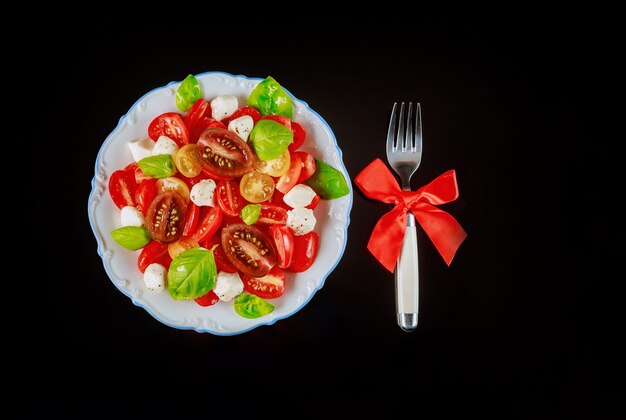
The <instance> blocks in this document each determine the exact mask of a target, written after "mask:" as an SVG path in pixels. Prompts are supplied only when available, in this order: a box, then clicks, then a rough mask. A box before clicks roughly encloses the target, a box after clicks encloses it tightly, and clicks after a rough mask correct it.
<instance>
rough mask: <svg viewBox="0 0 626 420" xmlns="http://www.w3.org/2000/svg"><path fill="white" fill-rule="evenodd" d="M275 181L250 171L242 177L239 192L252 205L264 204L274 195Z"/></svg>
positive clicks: (267, 176)
mask: <svg viewBox="0 0 626 420" xmlns="http://www.w3.org/2000/svg"><path fill="white" fill-rule="evenodd" d="M274 187H275V186H274V179H273V178H272V177H271V176H269V175H266V174H262V173H259V172H257V171H250V172H248V173H247V174H245V175H244V176H242V177H241V180H240V181H239V192H240V193H241V196H242V197H243V198H245V199H246V200H248V201H249V202H251V203H262V202H263V201H267V200H269V198H270V197H271V196H272V194H273V193H274Z"/></svg>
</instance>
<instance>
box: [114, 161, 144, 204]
mask: <svg viewBox="0 0 626 420" xmlns="http://www.w3.org/2000/svg"><path fill="white" fill-rule="evenodd" d="M136 187H137V186H136V184H135V175H134V174H133V173H132V172H129V171H124V170H122V169H119V170H117V171H115V172H113V173H112V174H111V178H110V179H109V194H110V195H111V199H112V200H113V202H114V203H115V205H116V206H117V207H118V208H119V209H121V208H124V207H126V206H134V205H135V199H134V197H135V188H136Z"/></svg>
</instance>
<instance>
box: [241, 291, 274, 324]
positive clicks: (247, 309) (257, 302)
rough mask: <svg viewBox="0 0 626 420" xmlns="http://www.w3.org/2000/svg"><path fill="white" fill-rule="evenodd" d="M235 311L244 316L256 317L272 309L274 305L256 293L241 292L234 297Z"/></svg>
mask: <svg viewBox="0 0 626 420" xmlns="http://www.w3.org/2000/svg"><path fill="white" fill-rule="evenodd" d="M234 306H235V312H237V313H238V314H239V315H241V316H242V317H244V318H258V317H261V316H263V315H267V314H269V313H270V312H272V311H273V310H274V305H272V304H271V303H269V302H266V301H264V300H263V299H261V298H260V297H258V296H256V295H251V294H248V293H242V294H241V295H239V296H237V297H236V298H235V305H234Z"/></svg>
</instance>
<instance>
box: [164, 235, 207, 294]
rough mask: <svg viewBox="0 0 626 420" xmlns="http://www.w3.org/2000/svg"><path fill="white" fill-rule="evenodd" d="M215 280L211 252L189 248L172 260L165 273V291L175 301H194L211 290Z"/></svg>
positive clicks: (200, 248) (199, 248)
mask: <svg viewBox="0 0 626 420" xmlns="http://www.w3.org/2000/svg"><path fill="white" fill-rule="evenodd" d="M216 278H217V268H216V266H215V258H214V257H213V251H212V250H208V249H205V248H202V247H198V248H191V249H188V250H187V251H185V252H181V253H180V254H178V255H177V256H176V257H175V258H174V259H173V260H172V263H171V264H170V269H169V271H168V272H167V283H168V285H167V289H168V290H169V292H170V295H171V296H172V298H174V299H176V300H185V299H195V298H197V297H200V296H203V295H205V294H207V293H208V292H209V291H210V290H211V289H213V286H215V280H216Z"/></svg>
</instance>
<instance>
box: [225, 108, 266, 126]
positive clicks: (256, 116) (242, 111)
mask: <svg viewBox="0 0 626 420" xmlns="http://www.w3.org/2000/svg"><path fill="white" fill-rule="evenodd" d="M244 115H249V116H250V117H252V121H254V123H255V124H256V122H257V121H259V120H260V119H261V113H260V112H259V111H258V110H257V109H256V108H252V107H251V106H244V107H241V108H239V109H238V110H237V111H235V112H234V113H233V115H231V116H230V118H228V122H227V123H226V124H228V123H229V122H231V121H232V120H236V119H237V118H239V117H242V116H244Z"/></svg>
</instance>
